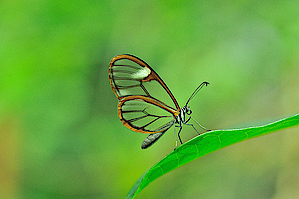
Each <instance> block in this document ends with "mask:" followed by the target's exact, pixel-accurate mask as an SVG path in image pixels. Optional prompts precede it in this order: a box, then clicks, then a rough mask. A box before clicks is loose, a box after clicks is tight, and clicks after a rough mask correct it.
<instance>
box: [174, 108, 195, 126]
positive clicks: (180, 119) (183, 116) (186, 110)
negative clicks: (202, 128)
mask: <svg viewBox="0 0 299 199" xmlns="http://www.w3.org/2000/svg"><path fill="white" fill-rule="evenodd" d="M191 113H192V111H191V109H190V107H189V106H184V107H183V108H181V110H180V113H179V114H178V116H177V117H176V123H177V124H179V125H180V126H181V125H182V124H186V123H187V122H188V121H189V119H187V120H186V114H187V115H191Z"/></svg>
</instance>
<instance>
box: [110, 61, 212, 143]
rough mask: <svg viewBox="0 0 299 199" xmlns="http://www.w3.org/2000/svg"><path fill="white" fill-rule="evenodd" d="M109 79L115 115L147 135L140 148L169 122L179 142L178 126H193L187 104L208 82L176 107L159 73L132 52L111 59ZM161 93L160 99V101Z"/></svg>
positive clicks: (126, 124) (161, 132)
mask: <svg viewBox="0 0 299 199" xmlns="http://www.w3.org/2000/svg"><path fill="white" fill-rule="evenodd" d="M109 81H110V84H111V88H112V90H113V92H114V93H115V95H116V97H117V98H118V100H119V103H118V116H119V118H120V120H121V122H122V123H123V125H124V126H126V127H127V128H129V129H131V130H133V131H135V132H140V133H148V134H150V135H149V136H148V137H147V138H146V139H145V140H144V141H143V143H142V146H141V148H143V149H145V148H148V147H149V146H151V145H152V144H153V143H155V142H156V141H157V140H158V139H159V138H160V137H161V136H162V135H163V134H164V133H165V132H166V131H167V130H168V129H169V128H170V127H172V126H173V125H175V127H180V130H179V132H178V137H179V139H180V142H181V143H182V141H181V138H180V136H179V134H180V131H181V129H182V125H183V124H187V125H191V126H192V127H193V128H194V129H195V127H194V126H193V125H192V124H188V121H189V120H190V119H191V118H192V117H191V116H190V117H189V118H188V119H186V114H187V115H190V114H191V113H192V112H191V110H190V108H189V106H187V104H188V102H189V101H190V99H191V98H193V97H194V95H195V94H196V93H197V92H198V90H199V89H200V88H201V87H202V86H203V85H207V84H208V83H207V82H204V83H202V84H201V85H200V86H199V87H198V88H197V89H196V90H195V91H194V93H193V94H192V95H191V97H190V98H189V100H188V101H187V103H186V105H185V106H184V107H183V108H182V109H180V107H179V105H178V103H177V101H176V99H175V98H174V96H173V94H172V93H171V91H170V90H169V88H168V87H167V86H166V84H165V83H164V82H163V80H162V79H161V78H160V77H159V75H158V74H157V73H156V72H155V71H154V70H153V69H152V68H151V67H150V66H149V65H148V64H147V63H145V62H144V61H143V60H141V59H139V58H137V57H135V56H133V55H118V56H115V57H113V58H112V60H111V62H110V65H109ZM159 91H161V92H159ZM162 95H163V96H164V99H163V100H162V99H161V100H160V98H159V97H161V96H162ZM158 98H159V99H158ZM192 119H193V118H192ZM195 130H196V129H195ZM196 131H197V130H196ZM197 132H198V131H197ZM198 133H199V132H198Z"/></svg>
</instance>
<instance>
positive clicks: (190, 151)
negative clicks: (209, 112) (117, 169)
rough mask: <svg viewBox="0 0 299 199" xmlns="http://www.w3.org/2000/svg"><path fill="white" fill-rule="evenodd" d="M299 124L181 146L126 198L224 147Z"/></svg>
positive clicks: (285, 122)
mask: <svg viewBox="0 0 299 199" xmlns="http://www.w3.org/2000/svg"><path fill="white" fill-rule="evenodd" d="M298 124H299V114H297V115H294V116H291V117H288V118H285V119H282V120H278V121H276V122H273V123H270V124H267V125H264V126H257V127H249V128H244V129H231V130H215V131H210V132H207V133H204V134H201V135H199V136H197V137H195V138H193V139H191V140H190V141H188V142H186V143H184V144H183V145H181V146H180V147H178V148H177V149H176V150H174V151H173V152H171V153H170V154H168V155H167V156H166V157H165V158H163V159H162V160H161V161H160V162H158V163H157V164H156V165H154V166H153V167H152V168H150V169H149V170H148V171H147V172H145V173H144V174H143V175H142V176H141V177H140V178H139V179H138V180H137V182H136V183H135V184H134V185H133V187H132V188H131V190H130V191H129V193H128V195H127V197H126V198H134V197H135V196H136V195H137V194H138V193H139V192H140V191H141V190H142V189H144V188H145V187H146V186H147V185H148V184H149V183H151V182H152V181H154V180H155V179H157V178H159V177H160V176H162V175H164V174H166V173H167V172H169V171H171V170H173V169H176V168H178V167H180V166H182V165H184V164H187V163H188V162H190V161H192V160H195V159H197V158H199V157H202V156H204V155H206V154H208V153H211V152H213V151H217V150H219V149H222V148H224V147H226V146H229V145H232V144H235V143H238V142H241V141H245V140H248V139H251V138H254V137H257V136H261V135H265V134H267V133H271V132H274V131H277V130H281V129H284V128H289V127H293V126H296V125H298Z"/></svg>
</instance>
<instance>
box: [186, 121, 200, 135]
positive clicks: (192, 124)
mask: <svg viewBox="0 0 299 199" xmlns="http://www.w3.org/2000/svg"><path fill="white" fill-rule="evenodd" d="M186 125H189V126H192V127H193V128H194V130H195V131H196V132H197V133H198V135H200V133H199V132H198V130H197V129H196V128H195V126H194V125H193V124H187V123H186Z"/></svg>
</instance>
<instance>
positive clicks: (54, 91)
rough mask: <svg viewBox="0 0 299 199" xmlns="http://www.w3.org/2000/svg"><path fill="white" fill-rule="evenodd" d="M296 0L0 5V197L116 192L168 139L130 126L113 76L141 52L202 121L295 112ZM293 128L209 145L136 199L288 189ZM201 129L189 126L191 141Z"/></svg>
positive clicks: (294, 170)
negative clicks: (121, 61)
mask: <svg viewBox="0 0 299 199" xmlns="http://www.w3.org/2000/svg"><path fill="white" fill-rule="evenodd" d="M298 11H299V2H298V0H293V1H292V0H289V1H266V0H256V1H246V0H245V1H220V0H214V1H179V0H173V1H158V0H147V1H143V0H131V1H127V0H125V1H123V0H107V1H106V0H99V1H61V0H59V1H58V0H54V1H47V0H45V1H34V0H27V1H16V0H13V1H1V2H0V136H1V137H0V198H8V199H10V198H12V199H13V198H17V199H18V198H124V197H125V196H126V194H127V192H128V191H129V189H130V188H131V186H132V185H133V184H134V183H135V181H136V180H137V179H138V177H139V176H140V175H142V174H143V173H144V172H145V171H146V170H147V169H149V168H150V167H151V166H152V165H153V164H155V163H156V162H158V161H159V160H160V159H161V158H163V157H164V156H165V155H167V154H168V153H169V152H171V151H172V150H173V148H174V145H175V143H174V133H173V129H170V130H169V132H168V133H166V134H165V135H164V136H163V137H162V138H161V139H160V140H159V142H157V143H156V144H155V145H153V146H152V147H151V148H149V149H147V150H141V149H140V145H141V142H142V140H143V139H144V138H145V137H146V135H144V134H140V133H135V132H132V131H130V130H129V129H127V128H125V127H124V126H123V125H122V124H121V122H120V120H119V118H118V116H117V99H116V97H115V96H114V94H113V92H112V90H111V87H110V84H109V81H108V65H109V62H110V60H111V58H112V57H113V56H115V55H118V54H124V53H129V54H133V55H136V56H138V57H140V58H141V59H144V60H145V61H146V62H147V63H148V64H149V65H150V66H152V67H153V68H154V69H155V70H156V72H157V73H158V74H159V75H160V76H161V77H162V78H163V80H164V81H165V82H166V84H167V85H168V87H169V88H170V89H171V91H172V93H173V94H174V95H175V97H176V98H177V100H178V102H179V104H180V106H183V105H184V103H185V102H186V100H187V99H188V98H189V96H190V95H191V93H192V92H193V91H194V89H195V88H196V87H197V86H198V85H199V84H200V83H201V82H203V81H208V82H210V85H209V86H208V87H205V88H204V89H203V90H201V91H200V92H199V93H198V94H197V96H196V97H195V98H194V99H193V100H192V101H191V103H190V105H191V108H192V110H193V116H194V117H195V118H196V119H197V120H198V121H199V122H200V123H201V124H202V125H204V126H205V127H207V128H210V129H226V128H237V127H248V126H252V125H260V124H266V123H267V122H271V121H274V120H276V119H280V118H283V117H286V116H291V115H294V114H296V113H298V112H299V78H298V74H299V12H298ZM298 131H299V129H298V128H293V129H288V130H284V131H280V132H277V133H273V134H270V135H267V136H263V137H259V138H256V139H253V140H250V141H246V142H242V143H239V144H237V145H234V146H231V147H228V148H225V149H223V150H220V151H217V152H215V153H212V154H209V155H206V156H205V157H203V158H200V159H198V160H196V161H193V162H191V163H189V164H187V165H185V166H183V167H181V168H179V169H176V170H175V171H173V172H171V173H168V174H167V175H165V176H163V177H162V178H159V179H157V180H156V181H154V182H153V183H152V184H150V185H149V186H148V187H147V188H146V189H144V190H143V191H142V192H141V193H140V194H139V195H138V196H137V198H215V199H216V198H275V199H278V198H297V197H299V169H298V168H299V153H298V150H299V137H298ZM195 135H196V134H195V133H194V130H192V129H191V128H190V127H185V128H184V130H183V132H182V138H183V139H184V140H185V141H186V140H188V139H190V138H192V137H194V136H195Z"/></svg>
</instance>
